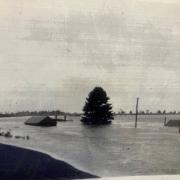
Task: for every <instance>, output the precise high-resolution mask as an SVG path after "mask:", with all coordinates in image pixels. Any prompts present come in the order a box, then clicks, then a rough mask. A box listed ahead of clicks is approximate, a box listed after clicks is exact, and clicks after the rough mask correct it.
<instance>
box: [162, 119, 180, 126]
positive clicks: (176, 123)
mask: <svg viewBox="0 0 180 180" xmlns="http://www.w3.org/2000/svg"><path fill="white" fill-rule="evenodd" d="M165 126H170V127H179V126H180V120H169V121H168V122H167V123H166V124H165Z"/></svg>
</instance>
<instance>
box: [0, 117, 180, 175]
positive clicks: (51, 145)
mask: <svg viewBox="0 0 180 180" xmlns="http://www.w3.org/2000/svg"><path fill="white" fill-rule="evenodd" d="M27 118H28V117H16V118H1V119H0V128H1V129H2V131H5V130H7V129H11V130H12V134H13V135H22V136H26V135H29V136H30V140H24V139H15V138H5V137H0V142H1V143H8V144H12V145H16V146H20V147H27V148H32V149H37V150H39V151H43V152H46V153H49V154H51V155H52V156H54V157H55V158H58V159H60V160H64V161H66V162H68V163H70V164H72V165H73V166H75V167H77V168H79V169H81V170H85V171H87V172H91V173H93V174H96V175H99V176H102V177H106V176H107V177H110V176H111V177H112V176H126V175H157V174H180V134H179V132H178V128H174V127H164V115H140V116H139V119H138V128H137V129H135V128H134V119H135V117H134V116H133V115H121V116H116V117H115V120H114V121H113V123H112V124H111V125H106V126H98V127H96V126H84V125H82V124H81V123H80V121H79V119H80V117H69V119H73V120H74V121H68V122H59V123H58V125H57V126H56V127H36V126H27V125H24V121H25V120H26V119H27ZM169 119H180V115H168V116H167V120H169Z"/></svg>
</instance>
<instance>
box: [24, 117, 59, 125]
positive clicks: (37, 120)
mask: <svg viewBox="0 0 180 180" xmlns="http://www.w3.org/2000/svg"><path fill="white" fill-rule="evenodd" d="M25 124H26V125H32V126H56V125H57V121H56V119H52V118H50V117H49V116H32V117H31V118H29V119H28V120H27V121H25Z"/></svg>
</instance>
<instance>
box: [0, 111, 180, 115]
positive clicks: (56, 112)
mask: <svg viewBox="0 0 180 180" xmlns="http://www.w3.org/2000/svg"><path fill="white" fill-rule="evenodd" d="M134 114H135V112H133V111H128V112H126V111H120V112H118V113H114V115H134ZM138 114H140V115H160V114H161V115H162V114H180V111H179V112H176V111H169V112H167V111H165V110H164V111H161V110H158V111H157V112H150V111H148V110H147V111H139V112H138ZM55 115H58V116H60V115H62V116H63V115H68V116H81V115H82V114H81V113H76V112H73V113H70V112H63V111H60V110H53V111H19V112H5V113H0V117H21V116H55Z"/></svg>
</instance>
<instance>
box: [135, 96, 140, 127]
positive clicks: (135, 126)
mask: <svg viewBox="0 0 180 180" xmlns="http://www.w3.org/2000/svg"><path fill="white" fill-rule="evenodd" d="M138 103H139V98H137V101H136V118H135V128H137V118H138Z"/></svg>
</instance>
